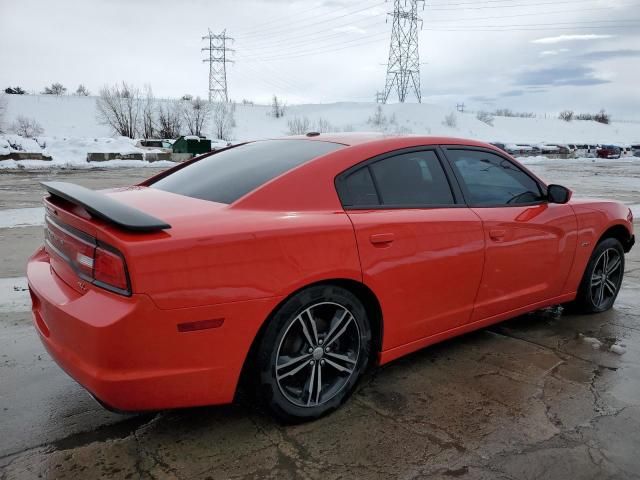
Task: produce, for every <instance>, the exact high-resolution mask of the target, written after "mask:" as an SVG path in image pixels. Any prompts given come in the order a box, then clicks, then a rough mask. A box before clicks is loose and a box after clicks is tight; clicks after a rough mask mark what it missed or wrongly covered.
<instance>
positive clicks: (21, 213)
mask: <svg viewBox="0 0 640 480" xmlns="http://www.w3.org/2000/svg"><path fill="white" fill-rule="evenodd" d="M43 224H44V208H42V207H35V208H8V209H6V210H0V228H15V227H31V226H34V225H36V226H37V225H43Z"/></svg>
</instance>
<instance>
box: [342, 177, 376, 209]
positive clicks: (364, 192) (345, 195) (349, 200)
mask: <svg viewBox="0 0 640 480" xmlns="http://www.w3.org/2000/svg"><path fill="white" fill-rule="evenodd" d="M340 197H341V200H342V204H343V205H344V206H352V207H362V206H368V205H371V206H374V205H378V204H379V200H378V193H377V192H376V188H375V186H374V185H373V179H372V178H371V172H370V171H369V168H368V167H364V168H361V169H359V170H356V171H355V172H353V173H351V174H349V175H348V176H347V177H346V178H345V179H344V183H343V187H342V189H341V193H340Z"/></svg>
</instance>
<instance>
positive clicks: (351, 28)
mask: <svg viewBox="0 0 640 480" xmlns="http://www.w3.org/2000/svg"><path fill="white" fill-rule="evenodd" d="M333 31H334V32H344V33H357V34H360V35H364V34H365V33H367V31H366V30H365V29H364V28H360V27H356V26H355V25H345V26H344V27H336V28H334V29H333Z"/></svg>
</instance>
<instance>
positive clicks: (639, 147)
mask: <svg viewBox="0 0 640 480" xmlns="http://www.w3.org/2000/svg"><path fill="white" fill-rule="evenodd" d="M631 151H632V153H633V156H634V157H640V144H634V145H631Z"/></svg>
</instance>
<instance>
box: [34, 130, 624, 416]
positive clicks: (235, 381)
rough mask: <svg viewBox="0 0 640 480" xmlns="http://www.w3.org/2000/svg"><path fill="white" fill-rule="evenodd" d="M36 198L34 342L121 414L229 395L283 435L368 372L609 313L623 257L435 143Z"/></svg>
mask: <svg viewBox="0 0 640 480" xmlns="http://www.w3.org/2000/svg"><path fill="white" fill-rule="evenodd" d="M43 185H44V187H45V188H46V190H47V192H48V196H47V197H46V198H45V200H44V204H45V230H44V236H45V243H44V246H43V247H41V248H39V249H38V250H37V251H36V252H35V253H34V255H33V256H32V257H31V258H30V259H29V262H28V266H27V279H28V285H29V292H30V294H31V299H32V313H33V323H34V327H35V330H36V331H37V332H38V334H39V337H40V339H41V341H42V343H43V344H44V346H45V347H46V349H47V350H48V352H49V353H50V354H51V356H52V357H53V358H54V359H55V361H56V362H57V363H58V364H59V365H60V366H61V367H62V368H63V369H64V370H65V371H67V372H68V373H69V375H71V376H72V377H73V378H74V379H76V380H77V381H78V382H79V383H80V384H81V385H83V386H84V387H85V388H86V389H87V390H88V391H89V392H90V393H91V394H92V395H93V396H94V397H96V398H97V399H99V400H100V401H101V402H102V403H103V404H104V405H106V406H108V407H110V408H113V409H117V410H124V411H143V410H156V409H166V408H175V407H188V406H197V405H211V404H224V403H229V402H231V401H232V400H233V399H234V396H235V395H236V391H237V388H238V385H239V384H240V383H242V384H243V385H246V386H247V388H250V389H252V390H255V395H256V398H257V399H258V400H259V401H261V402H262V403H263V404H264V405H265V406H266V407H267V408H268V409H269V410H270V411H271V412H273V414H274V415H275V416H276V417H278V418H280V419H282V420H284V421H302V420H311V419H315V418H318V417H320V416H322V415H324V414H327V413H329V412H331V411H332V410H335V409H336V408H338V407H339V406H340V405H341V404H342V403H343V402H344V401H345V400H346V399H347V398H348V396H349V395H350V394H351V393H352V392H353V390H354V388H355V386H356V384H357V382H358V380H359V379H360V378H361V376H362V374H363V373H364V371H365V370H366V369H367V368H369V367H370V366H372V365H381V364H386V363H388V362H390V361H392V360H394V359H396V358H399V357H402V356H403V355H406V354H408V353H411V352H413V351H416V350H418V349H421V348H423V347H426V346H428V345H431V344H434V343H436V342H440V341H442V340H445V339H447V338H450V337H454V336H456V335H461V334H463V333H466V332H469V331H472V330H476V329H479V328H483V327H486V326H488V325H491V324H494V323H496V322H500V321H502V320H506V319H508V318H512V317H515V316H518V315H521V314H524V313H526V312H531V311H533V310H536V309H540V308H544V307H547V306H550V305H557V304H565V303H571V304H572V305H573V306H574V308H576V309H579V310H580V311H582V312H585V313H590V312H602V311H605V310H608V309H610V308H611V306H612V305H613V303H614V302H615V300H616V296H617V295H618V292H619V290H620V285H621V283H622V280H623V274H624V266H625V257H624V255H625V252H628V251H629V250H630V249H631V248H632V245H633V243H634V238H635V237H634V233H633V215H632V212H631V210H630V209H629V208H628V207H627V206H625V205H622V204H620V203H618V202H614V201H606V200H580V199H575V198H572V192H571V191H570V190H568V189H567V188H565V187H562V186H560V185H554V184H550V185H549V184H546V183H544V182H543V181H542V180H540V179H539V178H538V177H537V176H536V175H534V174H533V173H531V172H530V171H529V170H527V169H526V168H525V167H524V166H522V165H521V164H520V163H518V162H517V161H516V160H514V159H513V158H512V157H510V156H509V155H508V154H506V153H505V152H503V151H502V150H500V149H498V148H496V147H493V146H491V145H489V144H486V143H482V142H477V141H472V140H463V139H458V138H447V137H418V136H415V137H414V136H398V137H395V136H394V137H385V136H380V135H373V134H336V135H329V134H318V133H313V134H308V136H300V137H289V138H284V139H276V140H263V141H256V142H247V143H244V144H240V145H236V146H232V147H229V148H226V149H221V150H217V151H215V152H211V153H207V154H204V155H202V156H200V157H197V158H195V159H193V160H190V161H187V162H185V163H182V164H180V165H177V166H175V167H173V168H170V169H168V170H166V171H165V172H162V173H160V174H158V175H156V176H154V177H152V178H150V179H148V180H146V181H144V182H142V183H140V184H139V185H135V186H132V187H130V188H119V189H114V190H107V191H101V192H96V191H92V190H89V189H86V188H84V187H81V186H78V185H73V184H69V183H64V182H47V183H44V184H43ZM241 380H242V382H241Z"/></svg>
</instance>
